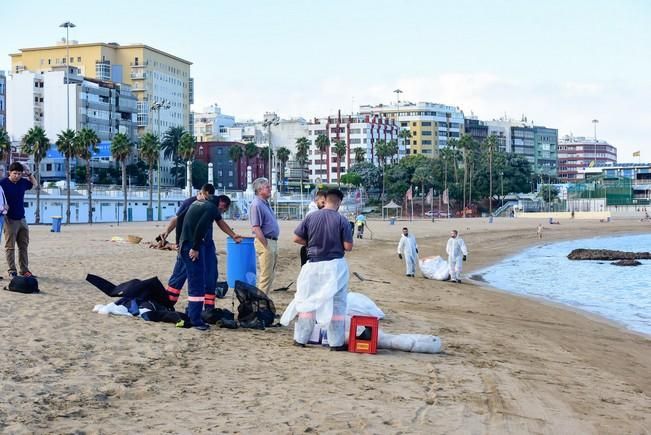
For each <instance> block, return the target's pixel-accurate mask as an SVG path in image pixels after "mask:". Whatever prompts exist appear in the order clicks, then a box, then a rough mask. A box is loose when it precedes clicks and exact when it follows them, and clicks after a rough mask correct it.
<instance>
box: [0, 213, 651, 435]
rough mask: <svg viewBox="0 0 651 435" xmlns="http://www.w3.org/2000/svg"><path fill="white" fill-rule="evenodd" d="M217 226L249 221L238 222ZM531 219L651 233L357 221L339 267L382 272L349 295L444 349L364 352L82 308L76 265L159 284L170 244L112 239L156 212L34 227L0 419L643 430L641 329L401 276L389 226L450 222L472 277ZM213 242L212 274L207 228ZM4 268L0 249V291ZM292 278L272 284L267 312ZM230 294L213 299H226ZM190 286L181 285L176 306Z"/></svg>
mask: <svg viewBox="0 0 651 435" xmlns="http://www.w3.org/2000/svg"><path fill="white" fill-rule="evenodd" d="M228 222H229V224H231V225H232V226H233V227H234V229H235V230H236V232H239V233H241V234H243V235H244V234H246V235H248V234H249V232H250V231H248V224H247V223H246V222H242V221H237V222H235V221H228ZM538 223H543V224H544V225H545V232H544V235H545V236H544V237H545V238H544V240H543V241H542V242H543V243H549V242H550V241H554V240H564V239H573V238H585V237H593V236H596V235H606V234H625V233H642V232H644V233H646V232H648V231H649V230H651V224H649V223H643V222H639V221H638V220H628V221H624V220H621V221H620V220H614V221H613V222H610V223H599V222H597V221H579V220H575V221H570V220H561V224H560V225H548V224H547V223H546V222H545V221H543V220H540V221H537V220H535V219H526V220H525V219H522V220H520V219H508V218H503V219H496V220H495V222H494V223H493V224H488V223H487V219H453V220H450V221H446V220H438V221H436V222H435V223H432V222H429V221H417V222H416V221H415V222H411V223H410V222H403V221H398V222H396V224H395V225H389V224H388V222H382V221H370V222H369V227H370V230H371V231H372V232H373V240H370V237H369V236H370V232H369V231H367V232H366V233H365V237H366V238H365V239H364V240H358V239H355V248H354V250H353V252H352V253H350V254H349V255H347V258H348V261H349V264H350V270H351V272H358V273H359V274H360V275H361V276H363V277H366V278H371V279H374V280H384V281H389V282H391V284H390V285H389V284H380V283H373V282H369V281H364V282H360V281H359V280H358V279H357V278H355V277H354V276H352V274H351V281H350V290H352V291H356V292H361V293H364V294H366V295H368V296H369V297H371V298H372V299H373V300H374V301H375V302H376V303H377V305H378V306H379V307H380V308H381V309H382V310H384V312H385V313H386V315H387V317H386V319H385V320H383V321H382V322H381V327H382V328H384V329H385V330H386V331H387V332H391V333H422V334H433V335H439V336H440V337H441V339H442V341H443V345H444V350H445V351H444V353H442V354H439V355H426V354H412V353H404V352H398V351H386V350H380V351H379V352H378V354H377V355H375V356H370V355H359V354H352V353H346V352H328V351H327V349H325V348H320V347H315V348H309V347H308V348H306V349H301V348H297V347H294V346H292V332H293V329H292V328H268V329H267V330H265V331H253V330H246V329H239V330H227V329H219V328H212V329H211V330H210V331H208V332H205V333H202V332H199V331H196V330H187V329H177V328H175V327H174V326H172V325H170V324H163V323H151V322H145V321H142V320H140V319H132V318H122V317H119V318H118V317H107V316H103V315H99V314H96V313H93V312H92V308H93V306H94V305H96V304H106V303H108V302H110V299H109V298H108V297H106V296H105V295H103V294H102V293H101V292H100V291H98V290H96V289H95V288H94V287H92V286H90V285H89V284H87V283H86V282H85V281H84V279H85V276H86V274H87V273H93V274H97V275H100V276H102V277H105V278H107V279H109V280H111V281H113V282H115V283H119V282H122V281H126V280H129V279H133V278H148V277H151V276H155V275H157V276H159V278H160V279H161V281H162V282H163V283H165V282H166V280H167V278H168V276H169V274H170V272H171V270H172V266H173V263H174V256H175V254H174V253H173V252H163V251H157V250H152V249H148V248H147V247H145V246H143V245H131V244H122V243H115V242H110V239H111V237H112V236H121V237H124V238H125V239H126V236H127V235H130V234H132V235H137V236H141V237H143V238H144V241H146V240H153V239H154V237H155V236H156V234H157V233H159V232H160V231H161V230H162V224H158V225H159V226H158V227H156V225H157V224H156V223H150V224H145V223H133V224H125V225H120V226H119V227H118V226H111V225H108V224H100V225H93V226H92V227H91V226H89V225H73V226H69V227H66V226H64V227H63V229H62V232H61V233H51V232H50V231H49V230H50V227H49V226H47V227H46V226H39V227H37V226H32V227H31V228H30V238H31V242H30V268H31V269H32V271H33V272H34V273H35V274H36V275H37V276H38V277H39V283H40V287H41V290H42V292H43V293H42V294H40V295H21V294H16V293H10V292H5V291H2V292H0V298H1V301H2V303H0V332H1V334H2V350H1V351H0V432H6V433H72V432H78V433H89V434H92V433H156V434H158V433H187V434H194V433H245V434H255V433H297V434H298V433H308V432H312V433H427V434H433V433H490V434H495V433H513V434H521V433H545V434H558V433H581V434H584V433H612V434H629V433H630V434H640V433H648V431H649V430H650V429H649V428H651V376H650V374H651V338H649V337H644V336H640V335H636V334H633V333H630V332H627V331H626V330H624V329H622V328H620V327H618V326H617V325H614V324H612V323H608V322H606V321H604V320H602V319H598V318H595V317H594V316H588V315H586V314H584V313H579V312H576V311H573V310H570V309H568V308H562V307H559V306H556V305H553V304H550V303H543V302H540V301H536V300H532V299H527V298H523V297H519V296H515V295H511V294H508V293H504V292H501V291H498V290H494V289H489V288H485V287H482V285H481V284H476V283H470V282H469V281H468V280H467V279H466V280H464V283H463V284H452V283H448V282H439V281H431V280H426V279H423V278H422V277H420V274H418V275H417V278H416V279H413V278H407V277H405V276H404V263H403V262H402V261H401V260H399V259H398V257H397V255H396V247H397V243H398V240H399V237H400V232H401V228H402V227H403V226H408V227H409V229H410V233H413V234H415V236H416V237H417V240H418V244H419V247H420V254H421V255H422V256H430V255H443V254H444V250H445V242H446V240H447V237H448V233H449V231H450V230H451V229H458V230H459V231H460V233H461V235H462V237H463V238H464V240H465V241H466V244H467V245H468V248H469V251H470V254H469V258H468V260H469V261H468V262H467V263H466V265H465V270H464V274H469V273H471V272H472V271H473V270H477V269H479V268H482V267H485V266H487V265H490V264H491V263H495V262H497V261H498V260H500V259H501V258H504V257H505V256H508V255H509V254H512V253H515V252H517V251H518V250H520V249H522V248H524V247H526V246H530V245H534V244H537V243H541V241H539V240H538V239H537V235H536V227H537V225H538ZM296 225H297V222H291V221H283V222H281V237H280V240H279V246H280V257H279V264H278V273H277V277H276V280H275V282H274V286H273V287H274V288H276V287H282V286H285V285H288V284H289V283H290V282H292V281H295V280H296V277H297V275H298V272H299V264H300V263H299V259H298V246H297V245H295V244H293V243H291V237H292V231H293V229H294V227H295V226H296ZM215 241H216V245H217V248H218V252H219V253H220V255H219V261H220V267H219V269H220V277H221V278H224V273H225V270H226V266H225V261H226V256H225V240H224V239H223V238H222V233H221V232H220V231H215ZM4 269H5V265H4V260H2V266H1V267H0V270H2V273H0V275H3V276H4V277H5V279H4V280H3V281H0V285H2V286H4V285H6V283H7V282H8V280H7V276H6V272H5V271H4ZM549 273H553V271H551V270H550V271H549ZM647 284H648V283H644V285H647ZM586 285H589V284H586ZM294 291H295V286H292V287H291V289H290V291H289V292H274V293H271V297H272V298H273V300H274V301H275V303H276V307H277V309H278V311H279V313H282V311H283V310H284V308H285V306H286V305H287V304H288V303H289V302H290V301H291V299H292V297H293V292H294ZM230 296H231V294H230V293H229V296H228V297H227V298H226V299H224V300H219V301H218V302H217V306H219V307H223V308H228V309H231V310H232V306H231V298H230ZM186 298H187V292H186V291H185V290H184V291H183V294H182V297H181V302H180V306H179V309H184V308H185V304H186V300H187V299H186ZM236 305H237V302H236Z"/></svg>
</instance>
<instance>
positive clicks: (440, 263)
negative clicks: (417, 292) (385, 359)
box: [418, 255, 450, 281]
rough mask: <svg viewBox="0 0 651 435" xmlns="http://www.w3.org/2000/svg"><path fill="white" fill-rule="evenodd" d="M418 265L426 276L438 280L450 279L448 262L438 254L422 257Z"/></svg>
mask: <svg viewBox="0 0 651 435" xmlns="http://www.w3.org/2000/svg"><path fill="white" fill-rule="evenodd" d="M418 265H419V266H420V271H421V272H422V273H423V276H424V277H425V278H429V279H436V280H438V281H445V280H447V279H450V270H449V268H448V262H447V261H445V260H444V259H443V258H441V257H440V256H438V255H437V256H436V257H424V258H420V259H419V260H418Z"/></svg>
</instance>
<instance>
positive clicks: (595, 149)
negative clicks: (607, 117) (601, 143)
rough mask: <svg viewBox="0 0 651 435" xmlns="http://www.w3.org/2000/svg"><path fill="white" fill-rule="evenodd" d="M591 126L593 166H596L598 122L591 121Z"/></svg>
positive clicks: (596, 120)
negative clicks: (592, 130) (592, 132)
mask: <svg viewBox="0 0 651 435" xmlns="http://www.w3.org/2000/svg"><path fill="white" fill-rule="evenodd" d="M592 124H593V126H594V166H597V124H599V120H598V119H593V120H592Z"/></svg>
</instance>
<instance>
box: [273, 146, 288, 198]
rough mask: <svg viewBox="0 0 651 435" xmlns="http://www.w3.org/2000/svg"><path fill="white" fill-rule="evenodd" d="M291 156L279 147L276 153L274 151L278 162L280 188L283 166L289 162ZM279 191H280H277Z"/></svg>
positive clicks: (283, 172)
mask: <svg viewBox="0 0 651 435" xmlns="http://www.w3.org/2000/svg"><path fill="white" fill-rule="evenodd" d="M290 154H291V151H289V150H288V149H287V148H285V147H280V148H278V151H276V155H277V156H278V161H279V162H280V174H279V177H278V185H279V186H281V188H282V183H281V182H280V180H282V179H283V177H284V176H285V165H286V164H287V161H288V160H289V155H290ZM278 190H281V189H278Z"/></svg>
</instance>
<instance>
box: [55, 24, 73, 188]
mask: <svg viewBox="0 0 651 435" xmlns="http://www.w3.org/2000/svg"><path fill="white" fill-rule="evenodd" d="M59 27H65V29H66V61H65V62H63V64H64V65H65V66H66V75H65V78H66V117H67V126H68V127H67V128H68V130H70V91H69V90H68V84H69V80H68V70H69V69H70V68H69V66H70V65H69V62H70V29H72V28H73V27H77V26H75V25H74V24H73V23H71V22H70V21H66V22H65V23H63V24H60V25H59ZM68 189H70V186H68Z"/></svg>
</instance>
